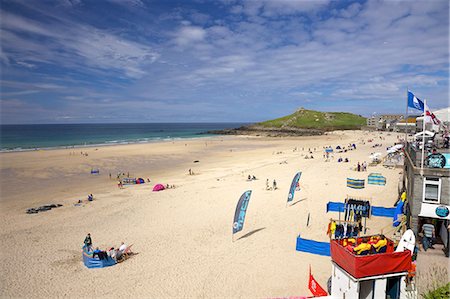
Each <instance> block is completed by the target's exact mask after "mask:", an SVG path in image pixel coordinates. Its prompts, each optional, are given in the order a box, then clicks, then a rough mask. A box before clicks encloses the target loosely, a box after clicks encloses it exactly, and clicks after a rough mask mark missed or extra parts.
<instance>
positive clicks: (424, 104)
mask: <svg viewBox="0 0 450 299" xmlns="http://www.w3.org/2000/svg"><path fill="white" fill-rule="evenodd" d="M426 114H427V99H424V100H423V125H422V158H421V162H420V175H421V176H423V160H424V159H423V158H424V156H425V116H426Z"/></svg>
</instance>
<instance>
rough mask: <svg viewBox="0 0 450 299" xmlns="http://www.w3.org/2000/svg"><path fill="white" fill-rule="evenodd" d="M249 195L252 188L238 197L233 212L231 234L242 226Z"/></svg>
mask: <svg viewBox="0 0 450 299" xmlns="http://www.w3.org/2000/svg"><path fill="white" fill-rule="evenodd" d="M251 195H252V190H248V191H245V192H244V193H243V194H242V195H241V198H239V201H238V203H237V205H236V211H235V212H234V221H233V234H235V233H237V232H239V231H241V230H242V229H243V228H244V221H245V214H246V213H247V207H248V202H249V200H250V196H251Z"/></svg>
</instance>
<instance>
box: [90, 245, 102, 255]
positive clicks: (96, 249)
mask: <svg viewBox="0 0 450 299" xmlns="http://www.w3.org/2000/svg"><path fill="white" fill-rule="evenodd" d="M100 252H102V251H101V250H100V249H98V247H95V250H94V252H93V253H92V257H95V256H98V257H99V258H100V255H99V254H100Z"/></svg>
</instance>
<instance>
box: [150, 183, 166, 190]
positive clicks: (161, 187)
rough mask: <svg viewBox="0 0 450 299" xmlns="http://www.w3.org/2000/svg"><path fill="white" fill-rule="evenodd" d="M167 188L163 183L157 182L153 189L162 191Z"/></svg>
mask: <svg viewBox="0 0 450 299" xmlns="http://www.w3.org/2000/svg"><path fill="white" fill-rule="evenodd" d="M164 189H166V187H164V185H163V184H156V185H155V187H153V191H162V190H164Z"/></svg>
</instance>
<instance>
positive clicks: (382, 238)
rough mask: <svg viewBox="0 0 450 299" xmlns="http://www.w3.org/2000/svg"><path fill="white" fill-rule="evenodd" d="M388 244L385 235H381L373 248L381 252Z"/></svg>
mask: <svg viewBox="0 0 450 299" xmlns="http://www.w3.org/2000/svg"><path fill="white" fill-rule="evenodd" d="M386 246H387V240H386V237H385V236H384V235H380V239H379V240H378V242H377V243H375V244H374V245H373V248H374V249H375V251H376V252H377V253H378V252H380V249H382V248H383V247H386Z"/></svg>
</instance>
